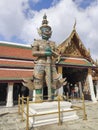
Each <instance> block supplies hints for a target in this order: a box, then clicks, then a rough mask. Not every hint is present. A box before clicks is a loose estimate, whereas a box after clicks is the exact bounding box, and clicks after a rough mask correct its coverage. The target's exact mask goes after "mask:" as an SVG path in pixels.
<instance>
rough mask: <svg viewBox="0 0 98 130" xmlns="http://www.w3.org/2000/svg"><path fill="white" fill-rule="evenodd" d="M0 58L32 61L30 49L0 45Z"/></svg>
mask: <svg viewBox="0 0 98 130" xmlns="http://www.w3.org/2000/svg"><path fill="white" fill-rule="evenodd" d="M0 57H10V58H21V59H34V57H33V56H32V49H31V48H30V47H21V46H20V47H19V46H12V45H2V44H0Z"/></svg>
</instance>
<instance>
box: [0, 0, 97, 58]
mask: <svg viewBox="0 0 98 130" xmlns="http://www.w3.org/2000/svg"><path fill="white" fill-rule="evenodd" d="M32 1H33V0H32ZM76 1H77V0H76ZM82 1H83V0H79V2H82ZM33 2H40V1H39V0H36V1H33ZM54 2H56V4H52V6H51V7H50V8H48V9H42V10H40V11H35V10H33V9H31V8H30V7H29V4H28V0H15V1H13V0H7V1H6V0H0V10H1V11H0V34H2V35H3V36H4V37H5V39H7V40H8V39H11V37H13V36H17V37H18V38H19V39H21V40H23V41H24V42H25V43H27V44H30V43H32V42H33V39H34V38H40V37H39V35H38V33H37V28H38V27H40V26H41V22H42V17H43V15H44V13H46V14H47V18H48V21H49V25H50V26H51V27H52V31H53V34H52V37H51V40H53V41H56V43H57V44H60V43H61V42H63V41H64V40H65V39H66V38H67V37H68V36H69V35H70V33H71V31H72V29H73V25H74V22H75V18H76V21H77V25H76V30H77V32H78V34H79V36H80V39H81V40H82V42H83V44H84V45H85V47H86V48H87V49H88V48H90V50H91V55H92V57H93V58H94V59H96V58H97V56H98V51H97V50H98V43H97V42H98V37H97V34H98V17H97V14H98V3H97V2H96V1H95V0H94V2H93V3H90V4H89V6H87V7H86V8H85V9H84V8H82V7H80V6H79V2H78V3H77V2H74V1H73V0H60V1H57V0H54ZM27 16H28V17H27Z"/></svg>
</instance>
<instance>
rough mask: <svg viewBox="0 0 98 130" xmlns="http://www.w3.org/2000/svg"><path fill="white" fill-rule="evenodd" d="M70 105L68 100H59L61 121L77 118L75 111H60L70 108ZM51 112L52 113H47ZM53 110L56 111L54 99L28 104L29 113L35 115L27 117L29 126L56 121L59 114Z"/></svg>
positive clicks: (56, 103) (56, 105)
mask: <svg viewBox="0 0 98 130" xmlns="http://www.w3.org/2000/svg"><path fill="white" fill-rule="evenodd" d="M71 105H72V104H71V103H70V102H66V101H60V111H61V113H60V120H61V122H65V121H69V120H75V119H78V116H77V115H76V111H70V112H62V111H68V110H72V108H71ZM52 112H53V114H49V113H52ZM55 112H58V102H56V101H53V102H43V103H34V104H30V107H29V114H30V115H33V114H36V115H37V116H34V117H30V118H29V123H30V126H33V127H36V126H42V125H47V124H54V123H58V122H59V118H58V117H59V114H58V113H55ZM38 114H43V115H41V116H38Z"/></svg>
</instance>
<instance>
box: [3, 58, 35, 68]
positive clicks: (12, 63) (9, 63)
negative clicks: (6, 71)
mask: <svg viewBox="0 0 98 130" xmlns="http://www.w3.org/2000/svg"><path fill="white" fill-rule="evenodd" d="M0 67H14V68H17V67H18V68H33V67H34V62H33V61H24V60H9V59H0Z"/></svg>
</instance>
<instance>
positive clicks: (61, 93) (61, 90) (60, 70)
mask: <svg viewBox="0 0 98 130" xmlns="http://www.w3.org/2000/svg"><path fill="white" fill-rule="evenodd" d="M58 73H60V74H61V77H60V78H62V77H63V76H62V66H58ZM57 91H58V92H57V93H58V94H59V95H63V86H62V87H60V88H59V89H58V90H57Z"/></svg>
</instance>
